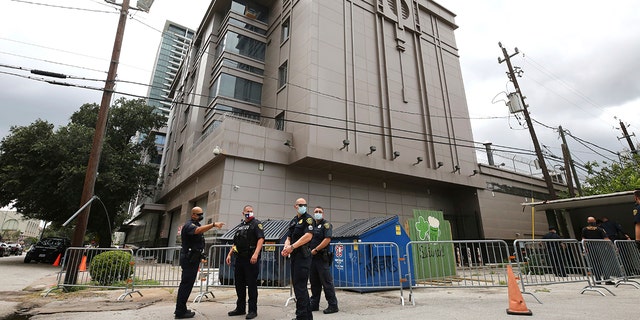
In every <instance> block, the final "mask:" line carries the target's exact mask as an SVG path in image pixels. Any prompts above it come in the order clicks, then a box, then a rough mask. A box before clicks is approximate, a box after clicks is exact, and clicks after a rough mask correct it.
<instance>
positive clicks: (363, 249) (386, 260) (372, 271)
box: [331, 216, 413, 292]
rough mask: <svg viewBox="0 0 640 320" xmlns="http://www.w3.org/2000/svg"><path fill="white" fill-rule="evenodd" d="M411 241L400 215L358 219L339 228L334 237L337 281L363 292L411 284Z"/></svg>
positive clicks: (333, 264)
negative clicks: (399, 217) (409, 249)
mask: <svg viewBox="0 0 640 320" xmlns="http://www.w3.org/2000/svg"><path fill="white" fill-rule="evenodd" d="M409 241H411V240H410V239H409V236H408V235H407V233H406V232H405V230H404V229H403V228H402V226H401V225H400V223H399V222H398V216H388V217H378V218H370V219H356V220H353V221H352V222H350V223H347V224H345V225H342V226H340V227H337V228H335V229H334V230H333V236H332V238H331V244H332V247H333V263H332V266H331V270H332V273H333V278H334V285H335V286H336V287H343V288H348V289H351V290H354V291H359V292H364V291H376V290H385V289H391V288H390V287H399V286H400V285H402V287H404V288H408V287H409V283H408V279H409V272H413V266H411V265H410V264H409V262H410V261H412V259H410V258H411V257H410V255H412V253H411V252H408V253H407V252H406V245H407V243H409ZM369 242H386V244H366V243H369ZM391 243H395V244H396V245H397V247H396V246H395V245H393V244H391ZM398 253H399V256H398Z"/></svg>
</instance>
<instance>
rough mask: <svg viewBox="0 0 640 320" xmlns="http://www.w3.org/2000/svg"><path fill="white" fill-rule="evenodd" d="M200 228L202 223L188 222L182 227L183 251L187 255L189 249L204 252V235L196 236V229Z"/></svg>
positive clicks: (190, 220)
mask: <svg viewBox="0 0 640 320" xmlns="http://www.w3.org/2000/svg"><path fill="white" fill-rule="evenodd" d="M199 226H200V222H198V221H193V220H192V219H189V220H187V222H185V223H184V225H183V226H182V231H181V232H180V238H181V239H182V249H183V252H184V253H185V254H186V252H187V251H188V249H193V250H197V251H200V252H201V251H202V250H203V249H204V234H202V233H201V234H196V229H197V228H198V227H199Z"/></svg>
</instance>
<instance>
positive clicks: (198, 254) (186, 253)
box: [174, 207, 224, 319]
mask: <svg viewBox="0 0 640 320" xmlns="http://www.w3.org/2000/svg"><path fill="white" fill-rule="evenodd" d="M203 219H204V211H202V208H200V207H193V209H191V218H190V219H188V220H187V221H186V222H185V223H184V225H183V226H182V229H181V231H180V238H181V239H182V250H180V266H181V267H182V279H181V280H180V287H179V288H178V297H177V299H176V310H175V312H174V314H175V318H176V319H186V318H193V316H195V315H196V313H195V312H193V311H191V310H189V309H187V300H188V299H189V295H191V290H192V289H193V284H194V282H195V281H196V277H197V276H198V266H199V265H200V260H202V258H203V253H202V252H203V250H204V233H205V232H207V231H209V230H211V228H213V227H216V228H222V226H224V223H222V222H213V223H210V224H205V225H204V226H201V225H200V221H202V220H203Z"/></svg>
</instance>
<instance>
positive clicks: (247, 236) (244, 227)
mask: <svg viewBox="0 0 640 320" xmlns="http://www.w3.org/2000/svg"><path fill="white" fill-rule="evenodd" d="M242 215H243V219H242V222H240V225H238V227H237V229H236V233H235V235H234V236H233V247H232V248H231V250H230V251H229V254H228V255H227V259H226V262H227V265H231V258H232V257H233V256H235V268H234V269H233V270H234V278H235V286H236V294H237V295H238V299H237V300H236V308H235V309H234V310H232V311H229V313H228V315H229V316H238V315H243V314H244V313H245V306H246V300H247V299H246V298H247V291H246V290H245V287H246V288H247V289H248V291H249V313H248V314H247V316H246V317H245V319H253V318H255V317H257V316H258V273H259V272H260V263H259V261H260V252H261V251H262V245H263V244H264V230H263V227H262V223H260V221H258V219H256V218H255V217H254V216H253V215H254V212H253V207H252V206H250V205H246V206H244V208H243V209H242Z"/></svg>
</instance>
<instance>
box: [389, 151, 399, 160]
mask: <svg viewBox="0 0 640 320" xmlns="http://www.w3.org/2000/svg"><path fill="white" fill-rule="evenodd" d="M399 156H400V151H394V152H393V158H391V160H395V159H396V158H397V157H399Z"/></svg>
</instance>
